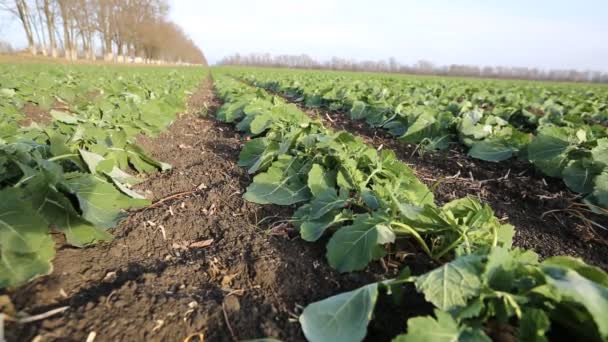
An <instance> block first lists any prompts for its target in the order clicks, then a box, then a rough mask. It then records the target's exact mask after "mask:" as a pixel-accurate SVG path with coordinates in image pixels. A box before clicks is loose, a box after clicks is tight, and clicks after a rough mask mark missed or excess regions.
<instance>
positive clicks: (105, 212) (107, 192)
mask: <svg viewBox="0 0 608 342" xmlns="http://www.w3.org/2000/svg"><path fill="white" fill-rule="evenodd" d="M65 185H66V187H67V190H68V191H69V192H71V193H72V194H74V195H75V196H76V198H77V199H78V203H79V204H80V210H81V211H82V217H83V218H85V219H86V220H87V221H89V222H91V223H93V224H94V225H95V226H97V227H102V228H111V227H114V226H116V224H117V223H118V221H119V220H120V219H121V218H123V217H124V216H125V215H126V214H125V212H124V211H123V210H125V209H128V208H140V207H144V206H146V205H149V203H150V202H149V201H147V200H141V199H132V198H129V197H127V196H125V195H123V194H122V193H120V192H119V191H118V190H116V188H114V186H113V185H112V184H109V183H106V182H104V181H101V180H99V179H98V178H95V177H94V176H93V175H87V174H71V175H69V177H68V179H67V180H66V181H65Z"/></svg>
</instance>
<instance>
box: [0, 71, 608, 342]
mask: <svg viewBox="0 0 608 342" xmlns="http://www.w3.org/2000/svg"><path fill="white" fill-rule="evenodd" d="M0 119H1V120H0V308H2V309H1V311H0V312H2V314H0V341H2V340H3V339H4V338H6V339H7V340H9V341H29V340H37V341H59V340H62V341H63V340H78V341H85V340H86V341H93V340H95V341H131V340H146V341H173V340H184V341H239V340H251V339H263V340H264V341H276V340H281V341H304V340H308V341H312V342H324V341H332V342H337V341H345V342H346V341H349V342H350V341H363V340H366V341H399V342H405V341H444V340H445V341H447V340H449V341H547V340H549V341H554V340H555V341H561V340H564V341H566V340H568V341H571V340H585V341H608V273H606V270H608V232H607V230H608V88H607V87H605V86H598V85H587V84H574V83H572V84H571V83H548V82H524V81H498V80H478V79H466V78H448V77H444V78H442V77H414V76H403V75H399V76H394V75H387V74H372V73H353V72H330V71H309V70H286V69H270V68H243V67H211V68H202V67H185V66H181V67H178V66H158V67H151V66H146V67H143V66H139V67H138V66H135V67H126V66H113V65H110V64H107V65H102V66H100V65H94V64H90V65H60V64H44V63H15V62H11V63H3V64H0Z"/></svg>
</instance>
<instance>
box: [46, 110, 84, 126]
mask: <svg viewBox="0 0 608 342" xmlns="http://www.w3.org/2000/svg"><path fill="white" fill-rule="evenodd" d="M49 114H51V116H52V117H53V119H55V120H57V121H59V122H63V123H66V124H70V125H73V124H77V123H78V121H79V120H78V118H77V117H75V116H73V115H70V114H68V113H66V112H61V111H58V110H51V112H50V113H49Z"/></svg>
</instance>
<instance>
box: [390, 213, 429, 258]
mask: <svg viewBox="0 0 608 342" xmlns="http://www.w3.org/2000/svg"><path fill="white" fill-rule="evenodd" d="M390 225H391V226H397V227H399V228H401V230H402V231H404V232H406V233H408V234H411V235H412V236H414V238H415V239H416V240H417V241H418V243H419V244H420V246H421V247H422V249H423V250H424V252H425V253H426V254H427V255H428V256H430V257H431V258H432V257H433V256H432V255H431V250H430V249H429V246H428V245H427V244H426V242H425V241H424V239H423V238H422V236H420V234H418V232H417V231H416V230H415V229H414V228H412V227H410V226H408V225H406V224H403V223H401V222H397V221H392V222H391V223H390Z"/></svg>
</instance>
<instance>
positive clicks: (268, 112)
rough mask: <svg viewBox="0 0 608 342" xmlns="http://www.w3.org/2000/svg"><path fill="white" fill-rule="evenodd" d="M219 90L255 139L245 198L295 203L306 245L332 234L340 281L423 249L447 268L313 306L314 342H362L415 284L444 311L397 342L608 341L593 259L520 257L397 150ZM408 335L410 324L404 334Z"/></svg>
mask: <svg viewBox="0 0 608 342" xmlns="http://www.w3.org/2000/svg"><path fill="white" fill-rule="evenodd" d="M215 76H216V77H215V80H216V89H217V91H218V94H219V96H220V97H221V98H222V100H223V101H224V105H223V106H222V107H221V108H220V109H219V111H218V113H217V119H218V120H221V121H223V122H229V123H233V124H235V125H236V128H237V129H238V130H240V131H242V132H243V133H244V134H246V135H248V136H250V137H251V138H252V139H251V140H249V141H248V142H247V143H246V144H245V145H244V147H243V148H242V151H241V154H240V158H239V164H240V165H241V166H243V167H245V168H247V170H248V171H249V173H251V174H255V176H254V178H253V182H252V183H251V184H250V185H249V186H248V188H247V191H246V193H245V194H244V198H245V199H246V200H248V201H250V202H254V203H259V204H270V203H271V204H277V205H297V206H298V208H297V210H296V211H295V213H294V216H293V222H294V226H295V227H297V229H298V230H299V232H300V236H301V237H302V239H304V240H306V241H316V240H318V239H319V238H320V237H321V236H323V235H330V236H331V237H330V238H329V240H328V243H327V246H326V250H327V252H326V257H327V261H328V262H329V264H330V265H331V266H332V267H334V268H335V269H337V270H338V271H340V272H352V271H358V270H362V269H364V268H365V267H366V266H367V265H368V264H369V263H370V262H372V261H374V260H378V259H380V258H382V257H384V256H385V255H386V254H387V249H386V246H387V245H389V244H394V246H395V248H399V246H401V244H399V243H398V240H399V239H409V240H411V241H414V242H415V243H416V244H417V246H418V248H419V249H420V251H422V252H424V253H426V254H427V255H428V256H429V257H430V258H432V259H434V260H435V261H437V262H440V263H442V264H443V266H440V267H438V268H436V269H434V270H432V271H430V272H427V273H424V274H421V275H412V274H411V272H410V271H409V270H408V269H407V267H406V268H405V269H404V270H403V271H402V272H401V274H400V276H399V277H398V278H396V279H388V280H385V281H382V282H379V283H373V284H369V285H367V286H364V287H362V288H360V289H357V290H354V291H351V292H346V293H342V294H339V295H337V296H334V297H330V298H328V299H325V300H322V301H320V302H316V303H313V304H310V305H308V306H307V307H306V309H305V310H304V312H303V313H302V315H301V316H300V323H301V325H302V329H303V331H304V334H305V335H306V337H307V338H308V339H309V340H311V341H360V340H362V339H363V338H364V337H365V335H366V332H367V325H368V323H369V321H370V320H371V319H372V317H373V313H374V309H375V305H376V303H377V300H378V297H379V296H380V295H381V293H383V294H385V295H390V296H393V297H395V299H397V300H399V301H401V302H402V303H404V304H405V305H407V298H402V297H400V294H401V293H402V291H401V289H402V286H403V284H406V283H410V284H413V285H414V286H415V288H416V289H417V291H419V292H420V293H422V294H423V295H424V297H425V298H426V300H427V301H428V302H430V303H431V304H433V305H434V307H435V316H434V317H430V316H429V317H426V316H425V317H415V318H411V319H410V320H409V321H408V322H407V333H406V334H402V335H400V336H397V337H396V338H395V340H397V341H402V340H403V341H410V340H411V341H419V340H438V339H439V340H443V339H445V340H447V339H449V340H468V341H471V340H475V341H488V340H490V336H494V335H493V334H495V333H496V329H495V328H493V327H501V326H510V327H512V334H513V337H518V338H520V339H522V340H526V341H540V340H544V339H545V337H544V336H545V334H546V333H547V332H548V331H549V330H550V329H551V328H552V327H556V326H565V327H567V328H569V329H573V330H574V331H577V332H578V333H579V334H581V335H580V336H585V337H586V338H589V339H591V340H605V339H607V338H608V323H607V322H608V275H607V274H606V273H605V272H603V271H602V270H600V269H598V268H596V267H593V266H589V265H587V264H585V263H584V262H583V261H581V260H579V259H576V258H570V257H555V258H550V259H547V260H545V261H543V262H540V261H539V259H538V256H537V255H536V254H535V253H534V252H532V251H528V250H523V249H519V248H512V246H511V242H512V238H513V235H514V228H513V227H512V226H510V225H507V224H501V223H500V222H499V220H498V219H497V218H496V217H495V216H494V214H493V211H492V209H491V208H490V207H489V206H487V205H485V204H482V203H480V202H479V201H477V200H476V199H474V198H470V197H467V198H462V199H457V200H454V201H452V202H449V203H447V204H445V205H443V206H438V205H436V204H435V202H434V200H433V194H432V192H431V191H430V190H429V189H428V188H427V187H426V186H425V185H424V184H422V183H421V182H420V181H419V180H418V179H417V178H416V177H415V176H414V173H413V172H412V170H411V169H410V168H409V167H408V166H406V165H405V164H404V163H402V162H401V161H399V160H397V159H396V157H395V154H394V153H393V152H392V151H388V150H382V151H377V150H376V149H374V148H372V147H370V146H367V145H366V144H365V143H364V142H363V141H362V140H361V139H360V138H359V137H356V136H353V135H352V134H350V133H348V132H344V131H339V132H335V131H332V130H330V129H327V128H325V127H324V126H323V125H322V123H321V121H319V120H314V119H311V118H310V117H308V116H307V115H306V114H305V113H303V112H301V111H300V110H298V108H297V107H296V106H295V105H293V104H287V103H285V102H284V101H283V100H282V99H280V98H278V97H276V96H271V95H269V94H268V93H266V92H264V91H263V90H261V89H255V88H252V87H249V86H246V85H244V84H243V83H241V82H238V81H236V80H235V79H232V78H230V77H227V76H226V75H225V74H224V72H222V71H221V70H220V71H218V72H216V75H215ZM404 329H405V326H404Z"/></svg>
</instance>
